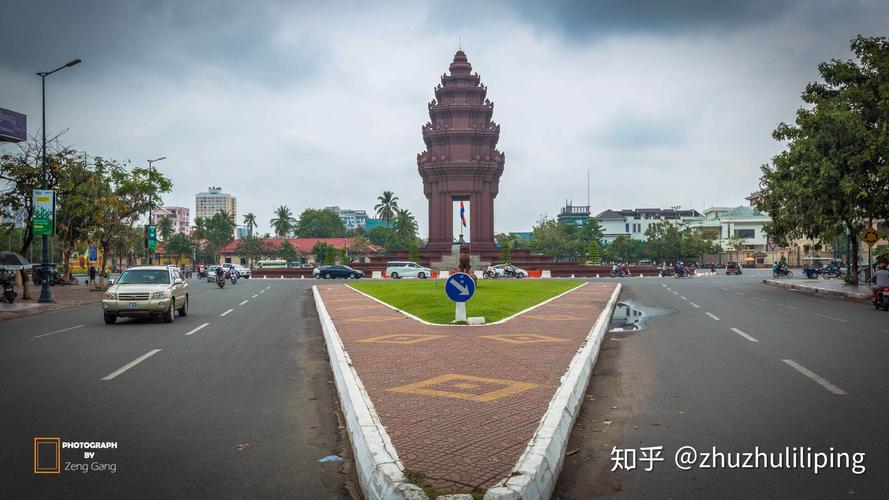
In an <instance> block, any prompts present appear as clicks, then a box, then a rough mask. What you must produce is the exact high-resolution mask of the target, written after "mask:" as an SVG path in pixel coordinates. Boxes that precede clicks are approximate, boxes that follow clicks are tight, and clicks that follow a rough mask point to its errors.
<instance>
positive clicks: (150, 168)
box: [146, 156, 167, 266]
mask: <svg viewBox="0 0 889 500" xmlns="http://www.w3.org/2000/svg"><path fill="white" fill-rule="evenodd" d="M166 159H167V157H166V156H161V157H160V158H155V159H153V160H146V161H148V172H149V174H152V173H154V162H156V161H161V160H166ZM149 177H150V176H149ZM148 196H149V198H148V225H149V226H150V225H151V211H152V210H153V209H154V191H151V192H150V193H149V194H148ZM148 265H149V266H150V265H151V251H150V250H149V252H148Z"/></svg>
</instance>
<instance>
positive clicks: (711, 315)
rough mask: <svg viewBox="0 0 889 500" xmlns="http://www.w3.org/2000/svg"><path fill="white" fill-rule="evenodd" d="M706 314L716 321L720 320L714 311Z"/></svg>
mask: <svg viewBox="0 0 889 500" xmlns="http://www.w3.org/2000/svg"><path fill="white" fill-rule="evenodd" d="M704 314H706V315H707V316H710V317H711V318H713V320H715V321H719V318H718V317H717V316H716V315H715V314H713V313H710V312H705V313H704Z"/></svg>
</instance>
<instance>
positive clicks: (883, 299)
mask: <svg viewBox="0 0 889 500" xmlns="http://www.w3.org/2000/svg"><path fill="white" fill-rule="evenodd" d="M873 302H874V307H875V308H876V309H878V310H879V309H882V310H884V311H889V286H884V287H880V288H878V289H877V290H875V291H874V299H873Z"/></svg>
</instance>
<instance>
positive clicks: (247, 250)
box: [235, 234, 263, 267]
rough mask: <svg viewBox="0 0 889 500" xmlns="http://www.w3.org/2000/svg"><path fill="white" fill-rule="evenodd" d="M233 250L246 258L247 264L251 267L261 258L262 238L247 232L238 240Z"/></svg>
mask: <svg viewBox="0 0 889 500" xmlns="http://www.w3.org/2000/svg"><path fill="white" fill-rule="evenodd" d="M235 251H236V252H237V253H238V256H240V257H243V258H244V259H245V260H247V265H248V266H251V267H252V266H253V264H254V263H255V262H256V261H258V260H262V257H263V240H262V239H260V238H257V237H255V236H253V235H251V234H248V235H247V236H245V237H244V238H241V239H239V240H238V244H237V245H236V247H235Z"/></svg>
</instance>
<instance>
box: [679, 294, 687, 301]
mask: <svg viewBox="0 0 889 500" xmlns="http://www.w3.org/2000/svg"><path fill="white" fill-rule="evenodd" d="M679 298H680V299H682V300H688V299H687V298H685V297H684V296H682V295H680V296H679Z"/></svg>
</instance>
